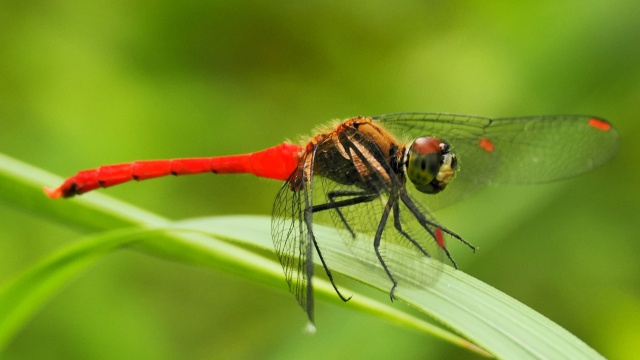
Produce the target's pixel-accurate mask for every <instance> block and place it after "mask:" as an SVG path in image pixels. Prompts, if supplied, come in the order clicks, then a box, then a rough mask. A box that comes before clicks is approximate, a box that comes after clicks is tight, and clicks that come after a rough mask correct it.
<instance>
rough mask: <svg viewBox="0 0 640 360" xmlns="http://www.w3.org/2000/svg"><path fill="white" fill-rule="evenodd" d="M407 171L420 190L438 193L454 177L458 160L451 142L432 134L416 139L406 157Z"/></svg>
mask: <svg viewBox="0 0 640 360" xmlns="http://www.w3.org/2000/svg"><path fill="white" fill-rule="evenodd" d="M404 164H405V173H406V174H407V177H408V178H409V180H411V182H412V183H413V185H414V186H415V187H416V189H418V190H419V191H421V192H423V193H426V194H437V193H439V192H440V191H442V190H444V189H445V188H446V187H447V184H449V182H450V181H451V180H452V179H453V177H454V175H455V171H456V167H457V164H458V161H457V159H456V155H455V154H454V153H452V152H450V146H449V144H447V143H445V142H443V141H441V140H439V139H436V138H434V137H431V136H426V137H421V138H417V139H415V140H414V141H413V142H412V143H411V145H410V146H408V148H407V151H406V153H405V158H404Z"/></svg>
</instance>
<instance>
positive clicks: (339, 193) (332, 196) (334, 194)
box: [327, 190, 377, 239]
mask: <svg viewBox="0 0 640 360" xmlns="http://www.w3.org/2000/svg"><path fill="white" fill-rule="evenodd" d="M371 195H373V194H371V193H370V192H368V191H365V190H334V191H330V192H329V193H327V197H328V198H329V203H333V204H335V203H337V201H336V199H337V198H340V197H346V196H353V198H351V199H358V198H360V197H362V196H364V197H365V199H363V201H362V202H368V201H372V200H373V199H375V198H376V197H377V196H375V197H371ZM347 205H353V204H347ZM347 205H342V206H347ZM335 210H336V213H338V216H339V217H340V220H341V221H342V223H343V224H344V226H345V227H346V228H347V230H348V231H349V233H350V234H351V237H352V238H354V239H355V237H356V232H355V231H353V229H352V228H351V225H349V223H348V222H347V219H345V217H344V215H343V214H342V211H341V210H340V207H335Z"/></svg>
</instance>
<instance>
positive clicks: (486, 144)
mask: <svg viewBox="0 0 640 360" xmlns="http://www.w3.org/2000/svg"><path fill="white" fill-rule="evenodd" d="M479 145H480V147H481V148H483V149H484V150H485V151H487V152H492V151H493V143H492V142H491V140H489V139H485V138H481V139H480V144H479Z"/></svg>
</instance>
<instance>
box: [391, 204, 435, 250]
mask: <svg viewBox="0 0 640 360" xmlns="http://www.w3.org/2000/svg"><path fill="white" fill-rule="evenodd" d="M393 225H394V226H395V228H396V230H398V232H399V233H400V234H402V236H404V237H405V238H406V239H407V240H409V242H410V243H411V244H413V246H415V247H416V248H418V250H420V252H421V253H423V254H424V256H426V257H431V255H429V253H428V252H427V250H425V249H424V248H423V247H422V245H420V244H419V243H418V242H417V241H415V240H414V239H413V238H412V237H411V235H409V234H408V233H407V232H406V231H404V230H403V229H402V223H401V222H400V206H398V202H395V203H394V204H393Z"/></svg>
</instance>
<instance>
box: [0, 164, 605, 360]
mask: <svg viewBox="0 0 640 360" xmlns="http://www.w3.org/2000/svg"><path fill="white" fill-rule="evenodd" d="M44 181H46V182H47V185H51V183H53V184H55V183H56V182H57V181H59V179H54V178H53V177H51V176H50V175H48V174H46V173H44V172H42V171H39V170H37V169H33V168H31V167H29V166H27V165H24V164H21V163H19V162H17V161H15V160H12V159H8V158H5V157H0V194H2V195H0V196H2V197H3V198H4V199H7V200H9V201H10V202H12V203H13V204H14V205H15V206H18V207H20V208H27V209H30V210H31V211H34V212H36V213H38V214H39V215H42V216H43V217H49V218H51V219H54V220H57V221H64V222H66V223H69V224H71V225H74V226H77V227H82V228H85V229H112V228H114V227H118V226H122V225H127V224H128V225H138V226H140V225H143V226H151V227H155V228H158V227H161V228H166V227H168V226H169V225H168V224H169V223H168V222H167V220H166V219H163V218H162V217H159V216H156V215H153V214H149V213H146V212H144V211H142V210H139V209H136V208H135V207H132V206H130V205H127V204H122V203H119V202H117V201H115V200H110V199H108V198H107V197H106V196H92V197H91V198H89V197H87V198H84V199H79V200H73V201H68V202H59V201H58V202H55V205H51V204H53V203H54V202H52V201H50V200H48V199H47V198H46V197H45V196H44V195H43V194H42V193H41V186H42V185H43V182H44ZM8 189H10V190H12V191H13V192H12V193H11V194H7V193H6V192H7V190H8ZM14 192H17V193H19V194H20V196H16V195H15V193H14ZM47 202H49V203H47ZM71 203H73V205H66V204H71ZM63 204H64V205H63ZM58 206H60V207H61V208H62V209H64V208H65V207H66V208H67V210H68V209H70V208H71V207H74V210H75V211H74V213H73V215H70V214H67V213H66V212H65V210H60V209H59V208H58ZM85 210H86V212H87V213H89V214H92V215H90V216H89V215H87V216H84V217H83V216H79V217H77V216H76V215H77V211H85ZM93 216H101V217H104V219H100V220H96V219H93V218H92V217H93ZM174 226H175V227H176V228H182V229H186V228H188V229H189V230H190V231H202V232H207V233H213V234H214V235H215V236H216V237H219V238H224V239H225V240H226V241H229V242H236V243H238V242H239V243H242V244H244V245H246V244H250V246H251V247H256V248H260V249H264V250H267V251H269V252H272V248H271V245H270V231H269V220H268V219H267V218H255V217H251V218H246V217H236V218H222V219H216V218H214V219H205V220H199V221H196V220H194V221H191V222H182V223H179V224H176V225H174ZM176 231H178V230H176ZM316 231H317V235H318V237H319V238H320V237H321V238H322V239H323V250H324V251H325V252H326V253H327V254H329V253H331V255H332V257H333V258H334V259H335V261H334V262H333V263H332V264H333V271H334V272H337V273H343V274H345V275H347V276H349V277H352V278H354V279H357V280H358V281H361V282H363V283H366V284H368V285H371V286H373V287H376V288H379V289H381V290H383V291H384V292H387V291H388V290H389V285H390V284H389V280H388V278H386V277H385V275H384V274H383V273H381V271H380V268H379V266H378V265H377V264H376V263H374V262H369V263H367V262H365V261H361V259H360V260H359V259H356V258H354V256H353V255H351V253H350V252H349V251H348V250H345V249H344V247H343V244H342V242H341V240H340V239H339V237H338V236H336V235H335V232H333V231H332V230H331V229H324V228H322V227H318V228H317V230H316ZM138 235H141V234H138ZM198 235H199V234H193V233H182V232H179V231H178V232H177V233H173V234H172V235H171V236H163V235H158V236H154V238H153V240H147V241H143V242H139V243H137V244H138V248H139V249H142V250H145V251H147V252H151V253H153V254H161V255H162V256H165V257H168V258H171V259H173V260H176V261H182V262H187V263H191V264H194V263H195V264H201V265H207V266H213V267H216V268H219V269H222V270H223V271H228V272H231V273H237V274H240V275H243V276H247V277H250V278H253V279H257V280H258V281H261V282H265V283H268V284H273V285H274V286H278V287H280V288H283V287H284V281H282V280H281V279H282V278H283V277H282V271H281V269H280V268H279V266H278V264H276V263H275V262H274V261H272V260H269V259H266V258H264V257H262V256H259V255H257V254H255V253H252V252H249V251H247V250H246V249H245V248H243V247H238V246H235V245H233V244H230V243H224V242H221V241H219V240H215V239H212V238H209V237H204V236H198ZM106 238H107V239H110V238H109V237H108V236H107V237H106ZM125 238H126V237H125ZM394 251H395V250H394ZM397 251H404V250H403V249H402V248H398V249H397ZM85 254H86V253H85ZM88 254H93V255H91V256H93V258H92V259H94V258H95V259H97V258H98V257H99V256H98V255H96V254H95V253H92V252H89V253H88ZM246 256H249V259H250V260H249V261H247V259H246ZM252 256H253V258H252ZM236 257H237V258H244V260H243V262H244V264H242V265H238V264H235V263H234V261H235V260H229V259H235V258H236ZM87 259H90V255H86V257H83V256H80V258H79V260H78V261H80V262H82V261H88V260H87ZM255 259H262V260H261V261H257V260H256V261H257V262H255V263H250V262H251V261H252V260H255ZM423 260H424V259H423ZM427 261H428V260H427ZM413 265H415V264H412V262H411V261H408V262H407V267H408V268H406V269H397V271H396V273H397V275H396V276H397V277H398V281H399V282H400V284H401V286H400V287H399V288H398V291H397V297H398V298H399V299H402V300H404V301H406V302H408V303H409V304H411V305H412V306H414V307H416V308H417V309H419V310H420V311H422V312H423V313H425V314H427V315H428V316H429V317H432V318H434V319H436V320H438V321H439V322H441V323H443V324H446V325H447V326H448V327H450V328H452V329H455V331H456V332H458V333H460V334H463V335H464V336H466V337H467V338H469V339H472V340H473V341H474V342H475V343H476V344H477V345H479V346H481V347H483V348H484V349H486V350H488V351H489V352H490V353H492V354H493V355H495V356H498V357H504V358H539V357H547V358H599V357H600V356H599V354H597V353H596V352H595V351H594V350H592V349H591V348H589V347H588V346H587V345H585V344H584V343H583V342H581V341H580V340H578V339H577V338H575V337H574V336H573V335H572V334H570V333H568V332H567V331H566V330H564V329H562V328H561V327H559V326H557V325H556V324H554V323H553V322H551V321H550V320H548V319H546V318H544V317H543V316H541V315H539V314H537V313H535V312H534V311H533V310H531V309H529V308H527V307H526V306H524V305H522V304H520V303H518V302H517V301H515V300H513V299H511V298H509V297H508V296H507V295H504V294H502V293H500V292H499V291H497V290H496V289H493V288H491V287H490V286H488V285H486V284H483V283H481V282H479V281H477V280H476V279H473V278H471V277H469V276H467V275H465V274H464V273H462V272H461V271H455V270H453V269H450V268H449V267H447V266H444V267H443V268H444V270H443V271H442V273H441V275H440V276H439V278H438V280H437V281H435V282H434V283H431V284H428V286H425V285H424V284H423V283H421V282H420V281H416V279H415V276H413V275H414V272H413V271H412V269H411V268H410V267H411V266H413ZM428 266H431V265H429V264H428ZM435 266H438V265H435ZM81 268H82V267H81V266H78V267H77V268H76V269H77V270H78V271H79V270H81ZM372 269H373V270H374V271H372ZM27 273H28V272H27ZM405 274H411V276H407V275H405ZM418 278H420V277H418ZM277 279H280V283H279V284H276V283H277V282H278V280H277ZM19 281H20V280H18V282H19ZM14 284H15V282H14ZM315 284H316V292H319V293H320V294H322V297H323V298H324V297H329V296H332V299H334V301H335V299H336V297H335V295H332V290H331V288H330V285H328V284H326V283H324V282H322V281H315ZM28 290H29V289H28V287H27V288H26V289H25V290H23V291H25V292H28ZM35 291H36V290H34V292H35ZM50 292H51V293H52V291H50ZM13 298H14V300H15V299H16V297H15V295H14V296H13ZM386 298H387V296H386V295H384V296H383V299H386ZM43 300H46V297H45V296H41V298H40V299H39V300H38V301H40V302H42V301H43ZM352 302H353V304H354V305H353V308H354V309H355V308H360V309H366V310H367V311H369V312H371V313H376V314H379V316H382V317H385V318H388V319H390V320H393V321H396V322H400V323H404V324H405V325H406V324H410V323H412V321H413V323H416V324H417V323H420V322H421V321H422V320H420V319H415V320H412V321H405V320H401V318H404V319H411V318H415V317H414V316H412V315H411V314H404V313H403V314H402V315H397V313H398V311H391V312H387V311H381V309H385V308H389V309H391V310H393V308H391V307H389V306H388V305H384V304H381V303H380V302H378V301H376V300H375V299H371V298H367V297H365V296H364V295H360V294H356V295H354V299H353V300H352ZM394 312H395V313H396V314H394ZM23 316H24V315H23Z"/></svg>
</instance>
